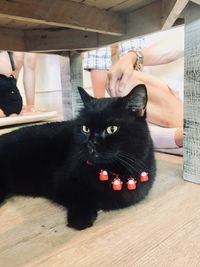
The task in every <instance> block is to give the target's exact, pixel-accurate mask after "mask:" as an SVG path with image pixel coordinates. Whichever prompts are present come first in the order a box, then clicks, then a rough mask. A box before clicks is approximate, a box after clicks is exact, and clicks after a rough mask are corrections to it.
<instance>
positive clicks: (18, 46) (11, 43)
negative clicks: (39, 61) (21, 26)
mask: <svg viewBox="0 0 200 267" xmlns="http://www.w3.org/2000/svg"><path fill="white" fill-rule="evenodd" d="M0 40H1V41H0V50H11V51H12V50H13V51H25V42H24V31H22V30H10V29H5V28H0Z"/></svg>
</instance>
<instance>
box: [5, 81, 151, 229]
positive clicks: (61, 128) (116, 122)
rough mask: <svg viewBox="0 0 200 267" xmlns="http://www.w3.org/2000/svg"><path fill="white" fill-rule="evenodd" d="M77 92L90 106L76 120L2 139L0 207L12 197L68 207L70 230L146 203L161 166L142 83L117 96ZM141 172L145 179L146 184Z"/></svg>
mask: <svg viewBox="0 0 200 267" xmlns="http://www.w3.org/2000/svg"><path fill="white" fill-rule="evenodd" d="M79 92H80V95H81V97H82V100H83V102H84V105H85V107H84V108H83V109H82V110H81V112H80V115H79V116H78V118H77V119H75V120H71V121H67V122H55V123H48V124H44V125H36V126H31V127H26V128H21V129H19V130H17V131H13V132H11V133H9V134H5V135H2V136H0V202H3V200H5V198H7V197H9V196H12V195H24V196H34V197H35V196H42V197H46V198H48V199H49V200H51V201H54V202H56V203H59V204H61V205H63V206H64V207H66V208H67V209H68V226H70V227H73V228H75V229H79V230H81V229H84V228H86V227H89V226H92V224H93V223H94V221H95V219H96V217H97V212H98V211H99V210H101V209H103V210H112V209H119V208H124V207H127V206H130V205H133V204H135V203H137V202H139V201H140V200H142V199H144V197H145V196H146V195H147V193H148V192H149V190H150V188H151V186H152V183H153V181H154V177H155V169H156V167H155V160H154V152H153V145H152V140H151V137H150V134H149V130H148V126H147V123H146V120H145V117H146V111H145V108H146V104H147V92H146V87H145V86H144V85H138V86H136V87H135V88H134V89H133V90H132V91H131V92H130V93H129V94H128V95H127V96H125V97H116V98H103V99H95V98H93V97H91V96H89V95H88V94H87V93H86V92H85V91H84V90H83V89H82V88H79ZM103 170H105V171H104V172H103ZM143 171H145V172H147V173H148V177H146V178H148V181H146V182H141V181H140V174H141V172H143ZM100 172H101V179H103V180H105V181H100V180H99V173H100ZM130 177H132V178H134V179H131V180H132V182H130V181H129V182H130V185H129V188H128V184H127V182H128V179H129V178H130ZM115 178H116V179H115ZM107 179H108V180H107ZM114 179H115V180H114ZM119 179H120V180H119ZM113 181H115V182H113ZM122 183H123V184H122ZM131 186H132V187H134V186H135V187H136V189H135V190H129V189H133V188H131ZM120 189H121V190H120Z"/></svg>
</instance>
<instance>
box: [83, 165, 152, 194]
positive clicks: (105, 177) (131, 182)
mask: <svg viewBox="0 0 200 267" xmlns="http://www.w3.org/2000/svg"><path fill="white" fill-rule="evenodd" d="M86 164H87V165H89V166H92V165H93V164H92V162H90V161H89V160H87V161H86ZM120 176H121V175H120V174H117V173H114V172H111V171H107V170H103V169H102V170H101V171H100V172H99V180H100V181H103V182H105V181H109V178H110V177H111V178H112V182H111V184H112V188H113V190H115V191H120V190H122V187H123V181H122V179H121V178H120ZM148 180H149V177H148V173H147V172H145V171H143V172H142V173H141V174H140V182H142V183H143V182H147V181H148ZM126 187H127V189H128V190H135V189H136V188H137V181H136V179H135V178H133V177H128V178H127V181H126Z"/></svg>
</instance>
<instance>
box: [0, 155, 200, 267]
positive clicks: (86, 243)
mask: <svg viewBox="0 0 200 267" xmlns="http://www.w3.org/2000/svg"><path fill="white" fill-rule="evenodd" d="M157 163H158V174H157V179H156V182H155V184H154V187H153V190H152V192H151V194H150V196H149V197H148V198H147V199H146V200H145V201H143V202H142V203H140V204H138V205H136V206H134V207H130V208H127V209H124V210H120V211H114V212H109V213H104V212H100V213H99V217H98V220H97V222H96V223H95V226H94V227H92V228H90V229H87V230H84V231H81V232H78V231H75V230H72V229H69V228H67V227H66V226H65V211H64V210H63V209H62V208H60V207H58V206H56V205H53V204H51V203H49V202H48V201H46V200H44V199H32V198H22V197H20V198H13V199H10V200H9V201H7V203H5V204H4V205H3V206H1V208H0V266H1V267H4V266H5V267H11V266H12V267H17V266H35V267H36V266H37V267H40V266H45V267H46V266H48V267H51V266H54V267H57V266H60V267H61V266H62V267H71V266H73V267H76V266H77V267H79V266H80V267H93V266H94V267H96V266H105V267H110V266H115V267H118V266H123V267H128V266H131V267H132V266H134V267H135V266H151V267H152V266H166V267H169V266H170V267H172V266H177V267H182V266H186V267H192V266H200V186H199V185H196V184H192V183H189V182H184V181H183V180H182V158H180V157H175V156H168V155H164V154H157Z"/></svg>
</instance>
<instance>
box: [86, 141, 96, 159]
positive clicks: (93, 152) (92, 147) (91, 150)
mask: <svg viewBox="0 0 200 267" xmlns="http://www.w3.org/2000/svg"><path fill="white" fill-rule="evenodd" d="M96 146H97V143H95V142H92V141H91V142H88V150H89V153H90V155H92V156H95V155H96V154H97V150H96Z"/></svg>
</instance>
